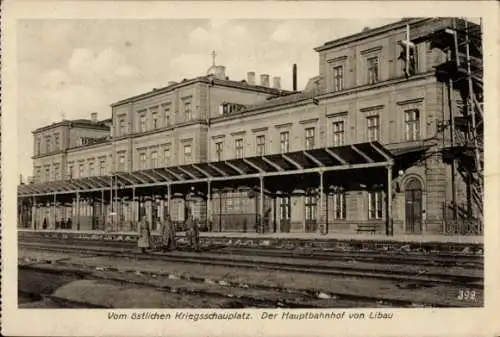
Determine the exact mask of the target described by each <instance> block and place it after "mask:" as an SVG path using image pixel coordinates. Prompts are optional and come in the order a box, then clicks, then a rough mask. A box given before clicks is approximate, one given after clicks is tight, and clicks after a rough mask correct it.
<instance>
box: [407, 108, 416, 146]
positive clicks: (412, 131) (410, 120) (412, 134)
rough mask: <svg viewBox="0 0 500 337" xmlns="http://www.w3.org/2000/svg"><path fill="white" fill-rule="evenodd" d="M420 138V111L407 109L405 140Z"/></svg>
mask: <svg viewBox="0 0 500 337" xmlns="http://www.w3.org/2000/svg"><path fill="white" fill-rule="evenodd" d="M419 139H420V112H419V111H418V110H409V111H405V140H407V141H413V140H419Z"/></svg>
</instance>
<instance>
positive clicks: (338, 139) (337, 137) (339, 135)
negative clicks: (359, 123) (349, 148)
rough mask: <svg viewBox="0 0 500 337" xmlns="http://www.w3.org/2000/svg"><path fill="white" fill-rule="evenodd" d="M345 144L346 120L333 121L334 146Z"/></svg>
mask: <svg viewBox="0 0 500 337" xmlns="http://www.w3.org/2000/svg"><path fill="white" fill-rule="evenodd" d="M342 145H344V122H334V123H333V146H342Z"/></svg>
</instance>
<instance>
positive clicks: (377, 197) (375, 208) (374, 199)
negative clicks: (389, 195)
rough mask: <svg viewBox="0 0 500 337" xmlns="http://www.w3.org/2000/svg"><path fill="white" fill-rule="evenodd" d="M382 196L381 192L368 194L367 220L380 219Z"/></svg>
mask: <svg viewBox="0 0 500 337" xmlns="http://www.w3.org/2000/svg"><path fill="white" fill-rule="evenodd" d="M382 207H383V196H382V192H381V191H370V192H368V219H370V220H374V219H382Z"/></svg>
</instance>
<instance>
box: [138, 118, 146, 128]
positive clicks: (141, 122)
mask: <svg viewBox="0 0 500 337" xmlns="http://www.w3.org/2000/svg"><path fill="white" fill-rule="evenodd" d="M139 132H146V115H141V116H140V117H139Z"/></svg>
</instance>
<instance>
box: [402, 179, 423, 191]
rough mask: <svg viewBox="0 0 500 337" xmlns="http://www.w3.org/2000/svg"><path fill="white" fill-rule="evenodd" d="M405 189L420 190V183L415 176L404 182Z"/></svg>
mask: <svg viewBox="0 0 500 337" xmlns="http://www.w3.org/2000/svg"><path fill="white" fill-rule="evenodd" d="M405 190H406V191H419V190H422V183H421V182H420V180H418V179H417V178H411V179H409V180H408V181H407V182H406V186H405Z"/></svg>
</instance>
